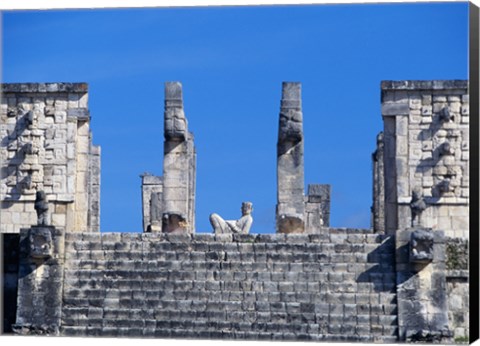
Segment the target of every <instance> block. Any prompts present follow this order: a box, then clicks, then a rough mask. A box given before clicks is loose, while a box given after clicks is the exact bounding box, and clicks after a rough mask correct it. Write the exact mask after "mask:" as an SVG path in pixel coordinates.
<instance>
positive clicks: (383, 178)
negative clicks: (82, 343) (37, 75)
mask: <svg viewBox="0 0 480 346" xmlns="http://www.w3.org/2000/svg"><path fill="white" fill-rule="evenodd" d="M1 90H2V97H1V103H0V120H1V122H0V135H1V139H2V142H1V143H2V145H1V147H0V157H1V159H2V167H1V177H0V197H1V215H0V216H1V228H0V234H1V236H2V250H3V261H4V267H3V273H2V275H3V279H4V280H3V286H2V289H3V297H2V299H3V309H4V311H3V313H4V321H3V332H4V333H15V334H19V335H45V334H46V335H63V336H110V337H112V336H114V337H161V338H172V337H173V338H203V339H205V338H214V339H243V340H302V341H304V340H311V341H342V342H355V341H358V342H383V343H395V342H429V343H437V342H463V341H465V340H466V339H468V337H469V333H470V328H469V276H468V275H469V274H468V250H469V248H468V240H469V233H468V232H469V218H468V217H469V198H470V196H469V170H470V167H469V150H470V138H469V118H470V109H469V95H468V82H467V81H461V80H453V81H384V82H382V84H381V113H382V114H381V116H382V118H383V124H384V127H383V131H382V132H381V133H380V134H379V135H378V136H377V138H376V150H375V152H374V153H373V154H372V157H371V159H372V173H373V179H372V192H373V201H372V207H371V214H372V225H371V228H369V229H353V228H338V227H331V226H330V196H331V187H330V185H328V184H309V185H308V188H307V191H306V193H305V182H304V146H303V140H304V133H303V117H304V114H303V112H302V97H301V84H300V83H297V82H284V83H283V85H282V89H281V100H280V115H279V128H278V142H277V208H276V228H277V229H276V233H275V234H254V233H252V232H249V229H250V225H251V222H252V218H251V216H250V212H251V209H252V203H250V202H245V203H244V205H243V207H242V214H243V216H242V218H243V219H241V220H243V221H242V222H243V223H239V224H231V225H228V220H223V219H222V218H221V217H220V216H218V215H216V214H214V215H215V216H214V215H212V216H211V221H212V225H213V227H214V228H215V229H216V232H215V233H210V234H206V233H196V232H195V231H196V229H195V185H196V159H197V157H196V155H197V153H196V150H195V145H194V138H193V134H192V133H191V132H190V131H189V127H188V122H187V118H186V115H185V111H184V106H183V93H182V85H181V84H180V83H179V82H167V83H166V84H165V110H164V165H163V175H162V176H155V175H153V174H148V173H144V174H142V175H141V181H142V185H141V198H142V205H143V215H142V217H143V232H140V233H102V232H100V230H99V224H100V223H99V218H100V204H99V199H100V192H99V191H100V190H99V185H100V148H99V147H98V146H95V145H93V144H92V135H91V133H90V130H89V125H90V124H89V123H90V114H89V110H88V104H87V100H88V89H87V85H86V84H84V83H29V84H2V85H1ZM308 116H309V115H308V114H305V117H308ZM372 116H374V115H372ZM475 116H478V114H475ZM378 117H380V115H378ZM198 135H199V136H202V135H205V134H198ZM103 145H106V144H103ZM374 146H375V138H372V148H373V147H374ZM272 155H274V153H272ZM199 157H200V159H201V155H200V154H199ZM365 159H368V157H366V158H365ZM205 217H208V215H205ZM253 222H254V221H253ZM240 226H241V227H240ZM243 226H245V227H243ZM237 228H238V229H237Z"/></svg>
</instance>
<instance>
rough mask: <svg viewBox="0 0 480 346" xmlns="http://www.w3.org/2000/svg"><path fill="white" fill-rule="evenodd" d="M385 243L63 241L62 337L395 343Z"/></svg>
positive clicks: (350, 238) (338, 232)
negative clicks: (64, 248) (64, 249)
mask: <svg viewBox="0 0 480 346" xmlns="http://www.w3.org/2000/svg"><path fill="white" fill-rule="evenodd" d="M393 250H394V243H393V238H392V237H387V236H381V235H373V234H369V231H368V230H346V229H331V230H330V232H328V233H327V232H325V233H322V234H316V235H296V234H287V235H283V234H277V235H216V236H214V235H212V234H194V235H189V234H162V233H145V234H127V233H124V234H119V233H116V234H114V233H107V234H92V233H84V234H74V233H70V234H67V236H66V262H65V279H64V293H63V308H62V327H61V333H62V334H63V335H72V336H73V335H92V336H145V337H193V338H195V337H198V338H232V339H256V340H259V339H274V340H317V341H321V340H329V341H383V342H394V341H396V340H397V336H396V335H397V315H396V296H395V281H396V277H395V267H394V258H393V257H392V252H393Z"/></svg>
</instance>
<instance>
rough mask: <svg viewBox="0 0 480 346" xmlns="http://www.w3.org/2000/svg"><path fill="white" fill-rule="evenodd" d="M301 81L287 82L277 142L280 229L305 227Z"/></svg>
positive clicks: (303, 229)
mask: <svg viewBox="0 0 480 346" xmlns="http://www.w3.org/2000/svg"><path fill="white" fill-rule="evenodd" d="M303 169H304V168H303V115H302V101H301V84H300V83H292V82H284V83H283V85H282V100H281V105H280V122H279V127H278V142H277V215H276V223H277V232H279V233H302V232H304V231H305V220H304V216H305V201H304V171H303Z"/></svg>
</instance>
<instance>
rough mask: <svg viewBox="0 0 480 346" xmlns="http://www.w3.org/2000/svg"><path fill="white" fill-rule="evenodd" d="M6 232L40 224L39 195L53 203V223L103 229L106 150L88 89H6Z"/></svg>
mask: <svg viewBox="0 0 480 346" xmlns="http://www.w3.org/2000/svg"><path fill="white" fill-rule="evenodd" d="M1 90H2V97H1V103H0V137H1V147H0V160H1V161H2V168H1V175H0V200H1V203H2V205H1V209H2V215H1V216H2V222H1V229H0V232H2V233H5V232H16V233H18V232H19V231H20V228H22V227H29V226H31V225H33V224H36V214H35V210H34V205H33V202H34V200H35V193H36V191H39V190H43V191H45V193H46V195H47V197H48V200H49V202H50V204H51V207H50V213H51V221H50V222H51V224H52V225H54V226H56V227H66V228H67V229H68V230H69V231H74V232H75V231H78V232H86V231H98V230H99V227H100V189H99V185H100V148H99V147H96V146H93V145H92V139H91V132H90V124H89V121H90V114H89V111H88V104H87V103H88V93H87V85H86V84H84V83H45V84H42V83H32V84H25V83H24V84H2V85H1Z"/></svg>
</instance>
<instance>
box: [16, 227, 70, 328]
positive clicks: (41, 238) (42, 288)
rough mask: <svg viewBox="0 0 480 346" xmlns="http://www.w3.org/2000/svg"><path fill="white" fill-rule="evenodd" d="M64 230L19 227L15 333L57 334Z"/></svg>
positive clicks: (60, 299)
mask: <svg viewBox="0 0 480 346" xmlns="http://www.w3.org/2000/svg"><path fill="white" fill-rule="evenodd" d="M64 234H65V233H64V231H63V230H60V229H58V228H55V227H53V226H32V227H31V228H29V229H28V228H27V229H25V228H24V229H21V230H20V255H19V257H20V258H19V272H18V298H17V318H16V324H15V325H14V326H13V331H14V332H15V333H17V334H23V335H26V334H37V335H38V334H49V335H58V334H59V327H60V324H61V317H62V314H61V312H62V291H63V268H64V242H65V236H64Z"/></svg>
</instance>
